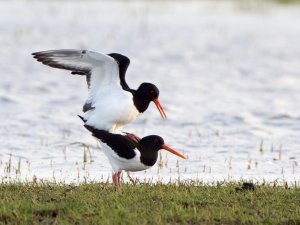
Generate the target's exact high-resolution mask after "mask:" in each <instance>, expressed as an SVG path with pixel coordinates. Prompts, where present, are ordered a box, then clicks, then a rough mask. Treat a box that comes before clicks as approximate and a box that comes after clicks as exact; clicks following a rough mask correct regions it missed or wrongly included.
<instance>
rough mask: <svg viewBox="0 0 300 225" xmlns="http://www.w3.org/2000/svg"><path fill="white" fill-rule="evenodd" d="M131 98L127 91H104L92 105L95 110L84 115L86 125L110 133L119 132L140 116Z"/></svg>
mask: <svg viewBox="0 0 300 225" xmlns="http://www.w3.org/2000/svg"><path fill="white" fill-rule="evenodd" d="M132 98H133V97H132V94H131V93H130V92H127V91H123V90H122V91H115V92H112V91H111V90H109V91H105V90H104V91H103V92H101V93H99V94H98V95H97V98H96V101H95V102H94V103H93V104H92V107H95V109H92V110H89V111H87V112H86V113H85V114H84V119H85V120H86V121H87V122H86V124H88V125H90V126H93V127H94V128H97V129H104V130H108V131H110V132H112V133H117V132H119V131H121V130H122V128H123V126H124V125H126V124H128V123H131V122H133V121H134V120H135V119H136V118H137V117H138V115H139V114H140V113H139V111H138V110H137V109H136V107H135V106H134V104H133V100H132Z"/></svg>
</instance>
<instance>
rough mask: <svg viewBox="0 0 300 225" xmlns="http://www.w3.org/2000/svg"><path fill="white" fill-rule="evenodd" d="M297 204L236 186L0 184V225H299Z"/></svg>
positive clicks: (263, 189)
mask: <svg viewBox="0 0 300 225" xmlns="http://www.w3.org/2000/svg"><path fill="white" fill-rule="evenodd" d="M241 187H242V188H241ZM299 202H300V189H299V188H288V187H277V186H275V187H272V186H265V185H262V186H256V187H255V189H254V188H253V189H252V188H251V189H244V188H243V186H242V185H241V184H240V183H228V184H220V185H216V186H206V185H203V186H195V185H193V184H192V183H190V184H166V185H164V184H155V185H149V184H126V185H123V187H122V192H116V191H115V189H114V187H113V186H112V185H111V184H104V183H101V184H97V183H94V184H81V185H78V186H73V185H65V184H46V183H44V184H37V183H32V184H21V183H16V184H2V185H0V224H299V223H300V204H299Z"/></svg>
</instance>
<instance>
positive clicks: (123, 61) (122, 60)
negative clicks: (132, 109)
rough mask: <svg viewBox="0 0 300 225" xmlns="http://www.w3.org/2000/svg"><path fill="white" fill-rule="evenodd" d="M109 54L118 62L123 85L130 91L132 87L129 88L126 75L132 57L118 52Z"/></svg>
mask: <svg viewBox="0 0 300 225" xmlns="http://www.w3.org/2000/svg"><path fill="white" fill-rule="evenodd" d="M108 55H109V56H110V57H112V58H114V60H116V62H117V63H118V65H119V77H120V83H121V86H122V88H123V89H124V90H125V91H129V90H130V88H129V86H128V84H127V83H126V80H125V75H126V71H127V68H128V66H129V64H130V59H129V58H128V57H126V56H124V55H121V54H118V53H110V54H108Z"/></svg>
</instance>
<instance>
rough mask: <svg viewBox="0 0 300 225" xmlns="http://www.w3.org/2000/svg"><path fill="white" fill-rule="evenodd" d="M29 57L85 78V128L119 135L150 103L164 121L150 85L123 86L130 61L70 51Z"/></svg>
mask: <svg viewBox="0 0 300 225" xmlns="http://www.w3.org/2000/svg"><path fill="white" fill-rule="evenodd" d="M32 54H33V56H34V58H35V59H37V61H39V62H41V63H43V64H45V65H48V66H51V67H54V68H59V69H65V70H70V71H71V73H72V74H76V75H84V76H86V81H87V84H88V89H89V92H88V98H87V100H86V102H85V104H84V106H83V112H84V115H83V118H84V121H85V124H86V125H88V126H92V127H94V128H97V129H99V130H108V131H109V132H111V133H120V132H121V130H122V128H123V126H124V125H126V124H128V123H131V122H133V121H134V120H135V119H136V118H137V116H138V115H140V114H141V113H143V112H145V111H146V109H147V108H148V106H149V104H150V102H151V101H153V102H154V103H155V104H156V106H157V108H158V111H159V112H160V114H161V116H162V118H163V119H166V118H167V117H166V114H165V112H164V110H163V108H162V106H161V104H160V102H159V100H158V96H159V90H158V88H157V87H156V86H155V85H154V84H151V83H142V84H141V85H140V86H139V88H138V89H137V90H134V89H131V88H130V87H129V86H128V85H127V83H126V81H125V74H126V71H127V68H128V66H129V63H130V60H129V58H127V57H126V56H124V55H121V54H118V53H111V54H108V55H106V54H101V53H97V52H92V51H88V50H72V49H66V50H63V49H62V50H50V51H42V52H36V53H32Z"/></svg>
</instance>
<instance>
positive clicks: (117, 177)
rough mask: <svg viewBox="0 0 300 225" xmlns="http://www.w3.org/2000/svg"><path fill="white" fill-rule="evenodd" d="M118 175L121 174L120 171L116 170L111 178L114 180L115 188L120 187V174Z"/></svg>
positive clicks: (118, 188)
mask: <svg viewBox="0 0 300 225" xmlns="http://www.w3.org/2000/svg"><path fill="white" fill-rule="evenodd" d="M120 175H121V172H117V173H114V174H113V175H112V179H113V182H114V184H115V186H116V189H117V190H120V188H121V181H120V177H121V176H120Z"/></svg>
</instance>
